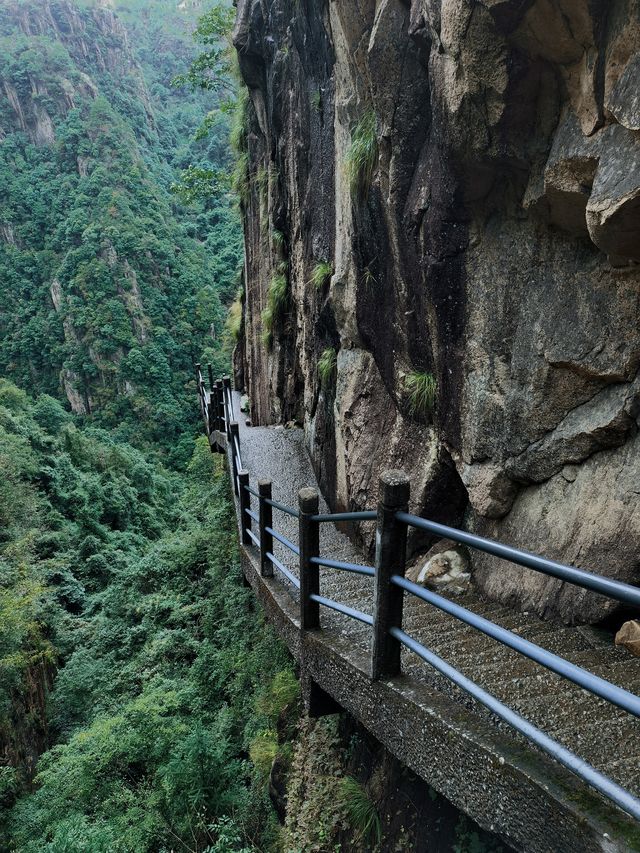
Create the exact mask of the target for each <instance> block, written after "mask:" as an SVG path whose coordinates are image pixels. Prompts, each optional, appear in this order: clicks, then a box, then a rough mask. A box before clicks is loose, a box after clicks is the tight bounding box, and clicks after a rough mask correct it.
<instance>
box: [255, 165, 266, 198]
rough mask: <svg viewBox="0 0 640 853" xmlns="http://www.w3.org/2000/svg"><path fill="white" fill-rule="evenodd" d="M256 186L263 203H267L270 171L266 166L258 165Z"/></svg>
mask: <svg viewBox="0 0 640 853" xmlns="http://www.w3.org/2000/svg"><path fill="white" fill-rule="evenodd" d="M256 186H257V187H258V192H259V194H260V201H261V203H262V204H263V205H266V203H267V197H268V188H269V173H268V172H267V170H266V169H265V167H264V166H258V168H257V169H256Z"/></svg>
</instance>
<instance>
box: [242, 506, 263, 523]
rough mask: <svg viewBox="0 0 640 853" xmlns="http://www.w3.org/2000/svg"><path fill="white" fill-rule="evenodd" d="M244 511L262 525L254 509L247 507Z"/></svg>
mask: <svg viewBox="0 0 640 853" xmlns="http://www.w3.org/2000/svg"><path fill="white" fill-rule="evenodd" d="M244 511H245V512H246V513H247V515H248V516H249V518H252V519H253V520H254V521H255V522H256V523H257V524H260V517H259V516H258V514H257V513H256V512H254V511H253V510H252V509H249V508H248V507H245V508H244Z"/></svg>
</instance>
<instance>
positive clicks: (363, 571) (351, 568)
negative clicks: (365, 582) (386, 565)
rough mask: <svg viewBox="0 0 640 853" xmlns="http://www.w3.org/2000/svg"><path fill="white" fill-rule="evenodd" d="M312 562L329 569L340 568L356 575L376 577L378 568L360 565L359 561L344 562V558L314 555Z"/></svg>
mask: <svg viewBox="0 0 640 853" xmlns="http://www.w3.org/2000/svg"><path fill="white" fill-rule="evenodd" d="M311 562H312V563H314V565H316V566H326V567H327V568H328V569H340V570H341V571H344V572H352V573H353V574H354V575H366V576H367V577H370V578H372V577H375V574H376V570H375V569H373V568H372V567H371V566H359V565H358V564H357V563H344V562H342V560H330V559H329V558H328V557H312V558H311Z"/></svg>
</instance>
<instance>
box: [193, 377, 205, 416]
mask: <svg viewBox="0 0 640 853" xmlns="http://www.w3.org/2000/svg"><path fill="white" fill-rule="evenodd" d="M201 367H202V365H201V364H200V363H198V364H196V368H195V370H196V387H197V389H198V400H199V401H200V411H201V412H202V417H203V419H204V399H203V392H202V381H201V380H202V373H201V372H200V368H201Z"/></svg>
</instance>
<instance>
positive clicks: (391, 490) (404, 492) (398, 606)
mask: <svg viewBox="0 0 640 853" xmlns="http://www.w3.org/2000/svg"><path fill="white" fill-rule="evenodd" d="M197 381H198V395H199V399H200V404H201V410H202V415H203V420H204V422H205V426H206V427H207V434H208V435H209V439H210V442H211V444H212V449H214V450H218V451H220V452H224V450H225V449H228V454H229V458H230V461H231V467H232V469H233V482H234V490H235V493H236V495H237V497H238V501H239V505H240V535H241V540H242V542H243V544H245V545H247V546H248V547H251V546H252V545H254V546H255V547H256V548H257V549H258V551H259V552H260V565H261V575H262V576H263V577H265V578H269V577H273V570H274V568H275V569H276V570H277V571H278V573H279V574H281V575H282V576H283V577H284V578H285V579H286V580H287V581H288V582H289V583H290V584H292V585H293V586H294V587H295V588H297V589H298V590H299V592H300V595H299V605H300V624H301V628H302V630H317V629H319V628H320V607H325V608H328V609H331V610H334V611H336V612H338V613H340V614H342V615H344V616H347V617H349V618H352V619H355V620H357V621H359V622H362V623H364V624H367V625H370V626H371V628H372V653H371V677H372V678H374V679H387V678H394V677H395V676H397V675H399V674H400V650H401V647H403V646H404V647H406V648H407V649H409V650H411V651H412V652H413V653H415V654H416V655H417V656H418V657H420V658H421V659H422V660H423V661H425V662H426V663H428V664H429V665H430V666H432V667H433V668H434V669H435V670H436V671H438V672H439V673H440V674H441V675H443V676H444V677H446V678H447V679H448V680H449V681H451V682H452V683H453V684H455V685H456V686H457V687H458V688H460V689H462V690H463V691H465V692H466V693H468V694H469V695H470V696H472V697H473V698H474V699H476V700H477V701H478V702H479V703H481V704H482V705H484V706H485V707H486V708H488V709H489V710H490V711H491V712H492V713H493V714H495V715H496V716H497V717H498V718H500V719H501V720H503V721H504V722H506V723H508V724H509V725H510V726H511V727H512V728H513V729H514V730H515V731H517V732H519V733H520V734H521V735H523V736H524V737H526V738H527V739H528V740H529V741H530V742H531V743H532V744H534V745H535V746H536V747H538V748H539V749H541V750H542V751H544V752H545V753H546V754H547V755H549V756H551V757H552V758H554V759H555V760H557V761H558V762H559V763H560V764H562V765H563V766H565V767H567V768H568V769H569V770H571V771H572V772H573V773H575V774H576V775H577V776H579V777H580V778H581V779H582V780H583V781H585V782H586V783H587V784H589V785H590V786H591V787H593V788H594V789H595V790H597V791H599V792H600V793H601V794H603V795H604V796H605V797H607V798H608V799H609V800H611V801H612V802H614V803H615V804H616V805H618V806H619V807H620V808H622V809H623V810H624V811H625V812H627V813H628V814H630V815H631V816H633V817H634V818H635V819H636V820H640V800H638V799H637V798H636V797H635V796H634V795H633V794H631V793H630V792H629V791H627V790H625V789H624V788H622V787H621V786H620V785H618V784H617V783H616V782H614V781H612V780H611V779H609V778H608V777H607V776H605V775H604V774H603V773H601V772H600V771H599V770H596V769H595V768H594V767H592V766H591V765H590V764H588V763H587V762H586V761H584V760H583V759H581V758H580V757H579V756H577V755H575V754H574V753H573V752H571V751H570V750H568V749H567V748H566V747H564V746H562V744H560V743H558V742H557V741H556V740H554V739H553V738H551V737H550V736H549V735H547V734H545V733H544V732H543V731H541V730H540V729H538V728H537V727H536V726H534V725H533V724H532V723H530V722H529V721H528V720H526V719H525V718H524V717H522V716H520V715H519V714H517V713H516V712H515V711H513V710H512V709H511V708H509V707H508V706H506V705H505V704H504V703H502V702H501V701H499V700H498V699H497V698H496V697H495V696H492V695H491V694H489V693H488V692H487V691H486V690H484V688H482V687H480V686H479V685H478V684H476V683H475V682H473V681H472V680H471V679H469V678H468V677H467V676H465V675H464V674H463V673H461V672H459V671H458V670H457V669H455V667H453V666H451V664H449V663H447V662H446V661H444V660H443V659H442V658H440V657H439V656H438V655H436V654H434V653H433V652H432V651H431V650H429V649H428V648H426V647H425V646H424V645H422V644H421V643H420V642H419V641H417V640H416V639H415V638H413V637H411V636H410V635H409V634H407V633H406V632H405V631H404V630H403V627H402V623H403V619H402V612H403V601H404V596H405V594H408V595H411V596H414V597H416V598H418V599H420V600H422V601H424V602H425V603H426V604H429V605H430V606H433V607H436V608H438V609H440V610H442V611H443V612H445V613H447V614H449V615H450V616H452V617H454V618H455V619H457V620H459V621H460V622H463V623H465V624H467V625H469V626H470V627H472V628H474V629H476V630H478V631H479V632H481V633H482V634H484V635H486V636H488V637H491V638H492V639H494V640H496V641H497V642H500V643H502V644H503V645H505V646H507V647H509V648H511V649H513V650H514V651H516V652H518V653H519V654H521V655H522V656H523V657H526V658H528V659H529V660H532V661H534V662H535V663H536V664H539V665H540V666H543V667H545V668H546V669H548V670H550V671H552V672H554V673H556V674H557V675H559V676H561V677H562V678H565V679H567V680H568V681H571V682H573V683H574V684H577V685H579V686H580V687H581V688H582V689H584V690H586V691H587V692H589V693H591V694H592V695H594V696H599V697H600V698H602V699H604V700H606V701H607V702H609V703H610V704H612V705H614V706H616V707H618V708H621V709H623V710H624V711H626V712H628V713H630V714H632V715H633V716H635V717H640V697H639V696H637V695H635V694H633V693H631V692H629V691H628V690H625V689H623V688H622V687H619V686H618V685H616V684H613V683H612V682H610V681H607V680H606V679H604V678H601V677H599V676H596V675H594V674H593V673H591V672H589V671H588V670H586V669H583V668H582V667H580V666H577V665H576V664H573V663H571V662H570V661H568V660H566V659H564V658H562V657H561V656H559V655H557V654H554V653H552V652H550V651H548V650H547V649H544V648H543V647H541V646H538V645H536V644H535V643H532V642H530V641H529V640H525V639H524V638H523V637H521V636H519V635H518V634H516V633H514V632H513V631H509V630H508V629H506V628H503V627H502V626H500V625H497V624H495V623H494V622H491V621H490V620H489V619H486V618H484V617H483V616H480V615H478V614H477V613H474V612H473V611H471V610H468V609H467V608H465V607H462V606H461V605H458V604H456V603H455V602H453V601H451V600H449V599H447V598H445V597H444V596H441V595H438V594H437V593H435V592H432V591H430V590H427V589H425V588H424V587H422V586H419V585H418V584H415V583H413V582H411V581H409V580H408V579H407V578H405V577H404V572H405V564H406V540H407V530H408V528H409V527H413V528H416V529H418V530H422V531H425V532H427V533H430V534H431V535H433V536H437V537H440V538H447V539H451V540H453V541H455V542H458V543H460V544H464V545H466V546H467V547H469V548H472V549H475V550H477V551H482V552H484V553H488V554H491V555H492V556H495V557H498V558H500V559H503V560H507V561H508V562H511V563H515V564H517V565H520V566H523V567H524V568H527V569H531V570H533V571H536V572H540V573H542V574H545V575H547V576H550V577H555V578H558V579H560V580H562V581H564V582H567V583H571V584H574V585H577V586H580V587H582V588H584V589H587V590H590V591H592V592H595V593H598V594H600V595H603V596H606V597H608V598H612V599H614V600H616V601H621V602H624V603H625V604H627V605H631V606H632V607H637V608H640V589H639V588H638V587H634V586H631V585H630V584H625V583H621V582H620V581H616V580H613V579H611V578H607V577H604V576H602V575H598V574H595V573H592V572H587V571H585V570H583V569H578V568H575V567H574V566H566V565H563V564H561V563H557V562H555V561H553V560H549V559H547V558H545V557H541V556H538V555H536V554H531V553H528V552H526V551H521V550H519V549H517V548H514V547H512V546H510V545H504V544H502V543H500V542H495V541H493V540H490V539H485V538H483V537H480V536H476V535H475V534H473V533H469V532H467V531H464V530H458V529H456V528H452V527H448V526H446V525H443V524H439V523H437V522H434V521H430V520H429V519H425V518H421V517H419V516H416V515H412V514H410V513H409V512H408V503H409V481H408V478H407V477H406V475H404V474H403V473H402V472H399V471H392V472H387V473H386V474H385V475H383V476H382V478H381V480H380V490H379V494H380V498H379V503H378V509H377V510H365V511H358V512H339V513H319V512H318V504H319V498H318V493H317V491H316V490H315V489H302V490H301V492H300V500H299V507H298V508H297V509H296V508H294V507H289V506H287V505H285V504H283V503H280V502H278V501H276V500H274V499H273V497H272V494H271V489H272V487H271V482H270V481H266V480H260V481H259V482H258V489H257V490H256V489H255V488H252V487H251V486H250V485H249V474H248V473H247V472H246V471H244V469H243V468H242V456H241V449H240V434H239V429H238V424H237V422H236V421H234V420H233V397H232V394H231V387H230V382H229V380H228V378H225V380H223V382H217V383H215V386H214V385H213V382H212V377H211V375H210V384H211V387H212V388H215V390H214V391H213V392H212V393H211V394H210V395H209V397H208V396H207V392H206V389H205V386H204V382H203V380H202V374H201V372H200V367H199V365H198V367H197ZM225 431H226V435H227V437H228V439H229V442H228V444H227V447H226V448H223V447H221V444H220V442H219V438H220V434H221V433H222V432H225ZM251 497H254V498H256V499H257V500H258V505H259V511H258V512H257V513H256V512H255V511H253V510H252V509H251V506H250V501H251ZM273 509H276V510H277V511H279V512H282V513H285V514H287V515H289V516H292V517H294V518H297V519H298V532H299V537H298V541H299V544H298V545H296V544H295V543H293V542H291V541H290V540H289V539H288V538H287V537H285V536H284V535H283V534H282V533H280V532H279V531H278V530H277V529H276V528H275V527H274V526H273V518H272V510H273ZM374 520H375V521H376V528H377V529H376V565H375V567H373V566H364V565H359V564H357V563H350V562H345V561H342V560H335V559H333V558H330V557H326V556H322V555H321V554H320V548H319V525H320V524H323V523H328V522H351V523H362V522H369V521H374ZM252 522H253V523H255V524H257V525H258V534H257V535H256V534H255V533H254V532H253V530H252V529H251V526H252ZM274 540H275V541H277V542H279V543H280V544H281V545H282V546H283V547H285V548H286V549H287V550H288V551H289V552H291V553H292V554H293V555H295V556H296V557H297V558H298V564H299V576H298V577H296V575H295V574H294V573H293V572H292V571H291V570H290V569H289V568H288V567H287V566H286V565H284V563H282V562H281V561H280V560H279V559H278V558H277V557H276V556H275V555H274V553H273V550H274ZM321 567H322V568H327V569H330V570H336V571H345V572H351V573H355V574H359V575H362V576H365V577H370V578H372V579H373V583H374V590H375V596H374V599H375V608H374V610H375V612H374V613H373V614H372V615H370V614H367V613H363V612H362V611H360V610H356V609H355V608H352V607H349V606H347V605H345V604H341V603H340V602H337V601H333V600H332V599H329V598H326V597H325V596H322V595H321V594H320V568H321Z"/></svg>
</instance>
